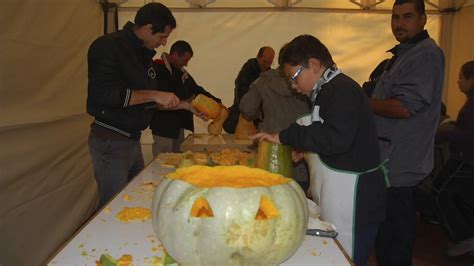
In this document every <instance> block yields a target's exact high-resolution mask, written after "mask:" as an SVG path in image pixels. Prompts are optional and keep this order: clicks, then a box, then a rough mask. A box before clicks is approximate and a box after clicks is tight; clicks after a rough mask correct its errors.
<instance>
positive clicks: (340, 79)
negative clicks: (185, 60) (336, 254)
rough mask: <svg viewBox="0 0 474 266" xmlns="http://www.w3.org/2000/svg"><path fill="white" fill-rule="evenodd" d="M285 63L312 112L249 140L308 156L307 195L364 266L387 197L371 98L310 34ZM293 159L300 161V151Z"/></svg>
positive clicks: (297, 41)
mask: <svg viewBox="0 0 474 266" xmlns="http://www.w3.org/2000/svg"><path fill="white" fill-rule="evenodd" d="M281 61H282V64H283V68H284V72H285V75H286V76H287V77H288V78H289V79H290V81H291V82H292V83H293V87H294V88H295V89H296V90H297V92H298V93H301V94H305V95H307V96H308V97H309V98H310V100H311V106H310V110H311V113H310V114H308V115H307V116H305V117H302V118H300V119H299V121H298V123H293V124H292V125H290V126H289V127H288V128H287V129H284V130H282V131H281V132H279V133H277V134H268V133H259V134H256V135H254V136H252V138H253V139H259V140H268V141H270V142H273V143H278V144H285V145H289V146H291V147H292V148H293V149H294V150H297V151H304V152H305V159H306V160H307V162H308V165H309V168H310V172H311V182H312V183H313V184H312V185H311V189H310V192H311V195H312V197H313V200H315V201H316V203H318V204H319V205H320V207H321V219H323V220H326V221H328V222H331V223H333V224H334V225H335V226H336V228H337V231H338V233H339V236H338V241H339V242H340V243H341V244H342V246H343V247H344V249H345V250H346V252H347V253H348V254H349V255H350V257H351V258H352V259H353V260H354V262H355V263H356V265H366V263H367V258H368V255H369V252H370V250H371V249H372V247H373V244H374V241H375V237H376V234H377V229H378V227H379V224H380V222H381V221H382V220H383V219H384V218H385V192H386V188H385V185H386V183H385V178H384V167H383V165H382V164H380V156H379V148H378V143H377V134H376V129H375V124H374V120H373V116H372V111H371V109H370V107H369V105H368V101H367V98H366V96H365V95H364V94H363V93H362V91H361V89H360V87H359V85H358V84H357V83H356V82H355V81H354V80H352V79H351V78H350V77H348V76H346V75H345V74H343V73H342V72H341V71H340V70H339V69H338V68H337V67H336V65H335V63H334V61H333V60H332V56H331V54H330V53H329V50H328V49H327V48H326V46H325V45H324V44H323V43H321V42H320V41H319V40H318V39H316V38H315V37H313V36H310V35H301V36H298V37H296V38H295V39H293V40H292V41H291V42H290V43H289V45H288V47H287V48H286V50H285V51H284V52H283V55H282V60H281ZM294 155H295V156H294V159H296V160H298V159H301V158H302V155H301V153H295V154H294ZM314 184H315V186H314Z"/></svg>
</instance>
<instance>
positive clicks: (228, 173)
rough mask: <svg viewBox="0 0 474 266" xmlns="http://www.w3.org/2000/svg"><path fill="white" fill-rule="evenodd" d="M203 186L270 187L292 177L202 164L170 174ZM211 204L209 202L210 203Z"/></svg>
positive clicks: (242, 168) (255, 170) (256, 169)
mask: <svg viewBox="0 0 474 266" xmlns="http://www.w3.org/2000/svg"><path fill="white" fill-rule="evenodd" d="M168 178H170V179H178V180H181V181H184V182H187V183H190V184H192V185H194V186H197V187H201V188H212V187H229V188H251V187H270V186H277V185H282V184H285V183H289V182H290V181H291V179H290V178H286V177H283V176H281V175H278V174H273V173H270V172H267V171H265V170H262V169H258V168H250V167H246V166H215V167H209V166H202V165H195V166H189V167H184V168H179V169H177V170H176V171H175V172H173V173H170V174H169V175H168ZM208 205H209V204H208Z"/></svg>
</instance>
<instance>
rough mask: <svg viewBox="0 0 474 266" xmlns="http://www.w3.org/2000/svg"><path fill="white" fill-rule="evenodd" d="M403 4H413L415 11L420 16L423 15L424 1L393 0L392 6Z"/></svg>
mask: <svg viewBox="0 0 474 266" xmlns="http://www.w3.org/2000/svg"><path fill="white" fill-rule="evenodd" d="M405 3H413V4H414V5H415V9H416V11H417V12H418V14H420V15H426V14H425V1H423V0H395V3H393V5H403V4H405Z"/></svg>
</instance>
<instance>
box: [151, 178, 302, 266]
mask: <svg viewBox="0 0 474 266" xmlns="http://www.w3.org/2000/svg"><path fill="white" fill-rule="evenodd" d="M262 195H265V196H267V197H268V198H270V199H271V200H273V202H274V204H275V206H276V207H277V209H278V211H279V216H278V217H277V218H274V219H271V220H255V216H256V213H257V211H258V209H259V204H260V198H261V197H262ZM199 197H204V198H205V199H206V200H207V201H208V202H209V205H210V206H211V208H212V212H213V214H214V217H209V218H197V217H191V216H190V212H191V208H192V205H193V203H194V201H195V200H196V199H197V198H199ZM152 220H153V227H154V230H155V233H156V235H157V237H158V239H159V240H160V241H161V243H162V244H163V246H164V247H165V249H166V252H167V253H168V254H170V255H171V256H172V257H173V258H174V259H175V260H176V261H177V262H178V263H179V264H180V265H196V266H197V265H206V266H207V265H276V264H279V263H282V262H283V261H285V260H287V259H288V258H289V257H290V256H291V255H292V254H293V253H295V252H296V250H297V249H298V247H299V246H300V245H301V243H302V242H303V239H304V236H305V233H306V228H307V223H308V210H307V205H306V197H305V195H304V192H303V190H302V189H301V188H300V187H299V185H298V184H297V183H296V182H295V181H290V182H289V183H284V184H280V185H275V186H269V187H251V188H228V187H224V188H223V187H215V188H199V187H196V186H194V185H192V184H189V183H187V182H184V181H182V180H176V179H168V178H164V179H163V181H162V182H161V183H160V185H159V186H158V188H157V190H156V192H155V195H154V198H153V205H152Z"/></svg>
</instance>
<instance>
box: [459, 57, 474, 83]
mask: <svg viewBox="0 0 474 266" xmlns="http://www.w3.org/2000/svg"><path fill="white" fill-rule="evenodd" d="M461 74H462V75H463V76H464V77H465V78H466V79H471V78H474V61H469V62H466V63H465V64H464V65H462V67H461Z"/></svg>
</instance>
